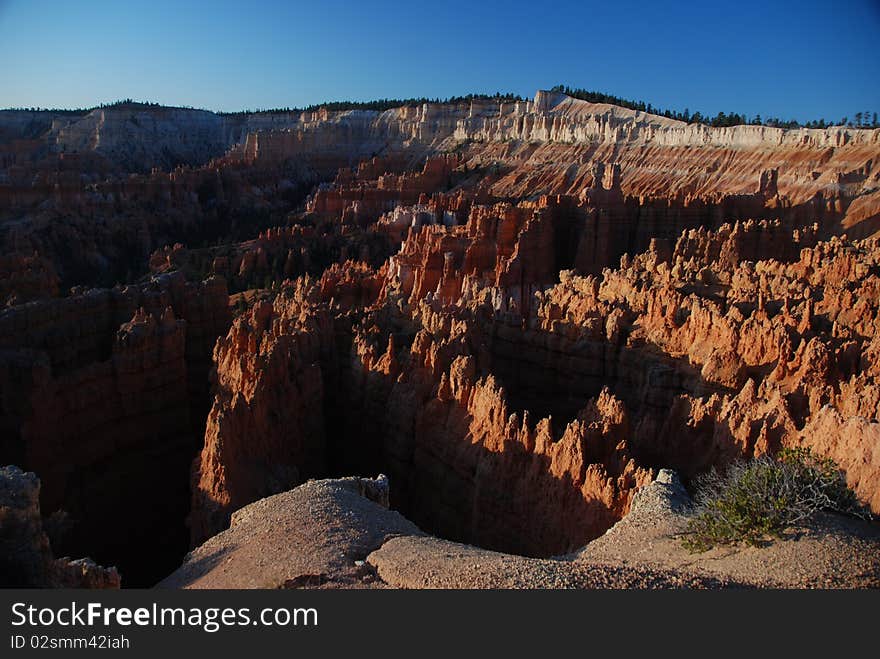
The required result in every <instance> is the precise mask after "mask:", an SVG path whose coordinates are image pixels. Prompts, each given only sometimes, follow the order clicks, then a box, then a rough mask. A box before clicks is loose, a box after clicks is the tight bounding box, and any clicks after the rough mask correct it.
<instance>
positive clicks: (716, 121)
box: [8, 85, 880, 128]
mask: <svg viewBox="0 0 880 659" xmlns="http://www.w3.org/2000/svg"><path fill="white" fill-rule="evenodd" d="M551 91H554V92H561V93H563V94H566V95H568V96H571V97H572V98H577V99H581V100H584V101H589V102H591V103H608V104H610V105H618V106H620V107H624V108H628V109H630V110H639V111H641V112H647V113H649V114H656V115H660V116H663V117H668V118H669V119H677V120H678V121H684V122H687V123H689V124H705V125H707V126H714V127H724V126H745V125H751V126H771V127H773V128H802V127H803V128H826V127H828V126H835V125H836V126H849V127H850V128H880V121H878V117H877V113H876V112H873V113H871V112H869V111H865V112H856V113H855V114H854V115H853V119H852V120H850V118H849V117H843V118H842V119H840V121H838V122H832V121H826V120H825V119H824V118H822V119H814V120H812V121H807V122H804V123H800V122H799V121H797V120H795V119H789V120H787V121H786V120H783V119H780V118H778V117H766V118H762V117H761V115H760V114H758V115H755V116H754V117H749V116H748V115H745V114H739V113H737V112H731V113H725V112H719V113H718V114H717V115H715V116H714V117H710V116H708V115H703V114H702V113H700V112H694V113H693V114H691V113H690V111H689V110H688V109H687V108H685V109H684V111H683V112H678V111H676V110H664V109H661V108H658V107H654V106H653V105H651V104H650V103H645V102H644V101H632V100H629V99H625V98H621V97H619V96H614V95H613V94H605V93H603V92H596V91H589V90H586V89H580V88H575V89H573V88H571V87H569V86H568V85H556V86H555V87H553V88H552V89H551ZM524 100H525V99H524V98H523V97H522V96H520V95H518V94H502V93H501V92H495V93H494V94H467V95H465V96H450V97H448V98H427V97H421V98H402V99H401V98H382V99H377V100H373V101H331V102H329V103H316V104H314V105H309V106H307V107H303V108H298V107H284V108H271V109H257V110H238V111H236V112H218V113H217V114H219V115H222V116H240V115H248V114H287V113H298V112H314V111H316V110H320V109H321V108H325V109H327V110H329V111H331V112H338V111H345V110H373V111H377V112H384V111H385V110H390V109H392V108H399V107H404V106H406V107H417V106H419V105H423V104H425V103H446V104H459V103H469V102H471V101H496V102H514V101H524ZM123 107H124V108H132V109H137V108H140V109H146V108H155V107H162V106H161V105H160V104H159V103H154V102H149V101H133V100H132V99H130V98H126V99H122V100H119V101H114V102H112V103H101V104H100V105H98V106H96V107H94V108H75V109H49V108H40V107H31V108H24V107H18V108H8V109H9V110H17V111H25V112H56V113H60V114H71V115H84V114H87V113H88V112H91V111H92V110H95V109H99V108H100V109H104V108H123ZM169 107H171V106H169ZM173 107H175V108H179V109H184V110H193V109H195V108H193V107H191V106H188V105H181V106H173Z"/></svg>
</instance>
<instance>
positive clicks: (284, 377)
mask: <svg viewBox="0 0 880 659" xmlns="http://www.w3.org/2000/svg"><path fill="white" fill-rule="evenodd" d="M96 113H97V114H96ZM151 113H152V114H155V115H156V116H155V117H154V116H152V114H151ZM20 114H21V113H10V112H0V301H2V302H3V303H4V304H5V307H4V308H3V309H2V310H0V463H2V464H10V465H12V464H14V465H17V466H19V467H21V468H22V469H24V470H27V471H30V472H34V473H35V474H36V476H37V477H38V478H39V479H40V482H41V487H40V488H39V490H38V491H39V501H38V502H36V503H38V504H39V505H38V507H37V508H36V509H33V507H31V508H28V510H30V511H31V512H29V513H27V515H25V517H26V518H27V519H31V517H34V515H36V518H39V517H40V515H41V514H42V517H43V518H44V519H43V522H42V527H41V529H42V530H36V531H35V530H33V529H35V528H36V526H35V524H36V522H33V523H32V522H31V521H29V522H27V523H24V522H22V523H21V524H19V525H17V526H16V528H21V529H25V531H22V533H23V535H21V537H25V538H29V540H27V541H26V542H24V545H26V546H27V547H37V548H38V549H39V552H42V553H40V555H41V556H43V555H44V554H45V555H46V556H50V554H46V551H50V550H48V549H45V548H42V549H41V547H43V544H46V546H47V547H48V544H49V543H51V551H53V552H55V553H56V554H62V553H63V554H69V555H71V556H89V557H91V558H92V559H94V560H95V561H97V562H98V563H100V564H101V565H114V566H117V567H118V568H119V572H120V573H121V575H122V583H123V585H131V586H137V585H141V586H143V585H153V584H155V583H157V582H159V581H160V580H162V579H163V578H165V577H167V575H169V574H171V573H172V572H174V570H175V569H176V568H178V566H180V563H181V561H183V560H184V556H185V555H186V552H187V550H188V549H192V548H194V547H195V548H196V549H194V550H193V552H192V553H191V554H189V555H187V558H186V561H185V563H184V565H183V567H181V568H180V569H179V570H177V571H176V572H174V573H173V575H172V576H170V577H167V578H166V579H165V580H164V581H162V584H163V585H164V586H183V585H192V586H201V587H211V586H224V587H231V586H247V587H279V586H285V585H286V586H288V587H298V586H332V587H343V586H352V587H362V586H371V587H372V586H377V587H385V586H392V587H422V586H440V587H443V586H451V587H471V586H472V587H484V586H485V587H493V586H494V587H528V586H547V587H643V586H644V587H691V586H693V587H720V586H774V585H784V586H809V587H822V586H826V585H827V586H871V585H874V586H876V585H877V556H878V552H877V536H876V526H872V525H870V524H867V525H864V524H856V523H852V524H850V523H849V522H847V521H841V520H838V519H836V518H830V517H829V518H822V519H821V520H819V521H817V522H816V524H817V526H816V527H815V528H810V529H802V530H800V531H799V532H798V533H800V535H797V534H794V535H792V534H789V536H787V537H786V539H784V540H781V541H779V542H778V543H775V544H774V545H772V546H769V547H763V548H759V549H754V550H752V549H749V550H736V551H732V553H730V554H726V553H724V552H721V551H720V550H714V551H713V552H710V553H709V554H706V555H701V556H699V557H694V556H691V555H689V554H686V553H685V552H684V550H682V549H680V548H679V544H678V540H677V539H676V536H677V535H678V534H680V533H681V529H682V523H683V522H682V517H681V515H680V514H679V513H680V511H677V510H675V509H674V508H675V507H674V506H673V505H672V504H669V506H667V505H666V504H658V506H659V508H658V507H657V506H655V507H654V508H656V510H654V508H651V506H649V505H648V503H647V502H648V501H649V499H650V497H651V496H653V495H651V493H655V494H656V492H657V491H658V488H659V489H662V488H663V487H666V486H668V487H670V488H672V487H673V485H672V484H671V483H672V482H673V480H674V479H672V477H671V476H670V475H669V473H668V472H666V471H663V470H667V469H672V470H675V472H677V473H678V474H679V475H680V476H681V478H682V479H683V480H684V482H685V483H686V484H690V483H692V482H693V479H694V478H696V477H697V476H699V475H700V474H701V473H704V472H705V471H707V470H708V469H710V468H712V467H718V468H723V467H725V466H726V465H728V464H730V463H731V462H733V461H735V460H738V459H742V458H749V457H753V456H759V455H764V454H767V453H770V454H772V453H775V452H776V451H778V450H779V449H781V448H785V447H807V448H810V449H811V450H813V451H814V452H815V453H817V454H819V455H821V456H824V457H829V458H832V459H833V460H834V461H836V463H837V464H838V465H839V466H840V468H841V469H842V470H843V471H844V473H845V476H846V480H847V483H848V485H849V486H850V487H851V488H852V489H853V490H854V491H855V493H856V495H857V496H858V498H859V499H860V501H861V502H862V503H863V504H865V505H866V506H867V507H869V508H870V509H871V510H873V512H875V513H880V332H878V330H880V169H877V167H876V163H877V162H878V157H880V130H877V129H875V130H867V129H853V128H844V127H834V128H828V129H821V130H819V129H796V130H782V129H775V128H768V127H763V126H737V127H732V128H709V127H707V126H704V125H700V124H685V123H683V122H678V121H674V120H670V119H667V118H664V117H658V116H654V115H650V114H646V113H643V112H636V111H630V110H625V109H623V108H619V107H615V106H610V105H603V104H593V103H588V102H585V101H579V100H576V99H572V98H569V97H566V96H564V95H562V94H555V93H549V92H538V94H537V95H536V96H535V98H534V100H531V101H522V102H500V101H497V100H494V101H493V100H480V99H476V100H474V101H470V102H465V103H459V104H425V105H423V106H418V107H401V108H395V109H392V110H388V111H385V112H373V111H365V110H356V111H339V112H330V111H327V110H324V109H321V110H317V111H314V112H303V113H297V112H292V113H285V114H275V115H269V114H259V113H256V114H253V115H241V116H238V115H237V116H235V117H230V116H224V117H219V116H217V115H213V114H211V113H206V112H201V111H188V110H171V109H167V108H144V107H139V106H138V107H126V106H124V105H123V106H117V107H114V108H106V109H100V110H95V111H94V113H90V114H87V115H83V116H78V115H77V116H73V115H72V116H67V117H65V118H63V120H62V119H59V118H58V117H54V118H53V117H50V116H48V115H46V116H43V115H40V114H39V113H36V114H34V116H28V117H23V116H19V115H20ZM49 114H51V113H49ZM92 115H95V116H92ZM99 115H100V116H99ZM132 118H134V121H132ZM148 118H149V120H147V119H148ZM146 126H150V127H151V128H150V129H149V130H147V129H146V128H142V127H146ZM132 145H136V146H137V148H133V146H132ZM181 163H185V164H181ZM172 166H174V168H173V169H168V168H169V167H172ZM120 282H122V283H120ZM377 473H384V474H387V475H388V480H389V482H390V490H389V489H385V485H382V487H379V486H378V485H375V484H371V483H372V482H371V481H368V480H358V479H343V480H338V481H332V480H320V481H318V480H310V479H327V478H339V477H341V476H347V475H350V474H358V475H366V474H377ZM658 474H659V478H660V480H659V481H658ZM670 479H672V480H670ZM157 483H161V487H158V486H157ZM376 488H378V489H379V490H381V495H380V494H377V493H376V492H374V491H373V490H375V489H376ZM673 489H675V488H673ZM678 494H681V493H680V492H679V493H678ZM364 495H366V496H364ZM676 496H678V495H676ZM682 496H684V495H683V494H682ZM266 497H268V498H266ZM370 497H372V498H373V499H375V498H379V499H380V500H381V501H380V502H381V503H387V504H390V507H391V509H392V510H388V509H386V508H385V507H382V506H381V505H379V504H377V503H375V502H373V501H371V499H370ZM32 498H33V497H32ZM386 499H387V501H386ZM640 499H641V501H642V505H641V508H639V506H636V502H638V501H639V500H640ZM672 499H674V497H672ZM672 499H670V501H671V500H672ZM667 503H668V501H667ZM664 506H666V508H664ZM667 508H668V510H667ZM12 509H13V508H12V507H10V510H12ZM661 509H662V510H661ZM34 510H36V512H34ZM648 510H654V512H653V513H649V512H646V511H648ZM657 510H661V512H657ZM40 511H42V513H40ZM393 511H398V512H393ZM631 511H632V512H631ZM655 513H656V514H655ZM15 515H16V519H18V518H19V517H20V516H21V515H24V513H22V514H21V515H19V513H16V514H15ZM22 519H24V517H22ZM230 524H231V527H230ZM28 529H30V530H28ZM41 534H43V535H41ZM15 537H19V536H15ZM44 537H45V538H46V540H45V543H44V541H43V538H44ZM34 538H37V539H36V540H34ZM16 542H17V541H16ZM457 543H462V544H457ZM639 547H649V548H650V549H647V550H640V549H639ZM28 551H30V550H28ZM25 554H27V552H25ZM23 555H24V554H23ZM560 556H564V557H565V558H564V559H560V558H558V557H560ZM28 560H31V559H28ZM34 560H35V559H34ZM46 560H50V559H45V560H43V559H42V558H41V559H39V561H37V562H36V563H34V561H33V560H31V563H29V564H31V565H37V564H39V565H45V564H46V562H45V561H46ZM51 560H54V559H51ZM41 561H42V562H41ZM474 566H476V567H474ZM96 569H101V568H97V567H96ZM40 570H43V571H42V572H41V571H40ZM764 570H766V571H767V573H766V575H764V576H761V575H762V571H764ZM31 572H32V573H33V574H35V575H38V576H39V578H40V579H42V580H43V582H46V581H47V579H48V577H45V570H44V569H43V568H40V569H37V568H32V569H31ZM96 574H97V573H96ZM101 574H103V573H101ZM40 575H42V576H40ZM35 579H36V577H35Z"/></svg>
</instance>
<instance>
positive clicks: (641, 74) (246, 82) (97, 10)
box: [0, 0, 880, 120]
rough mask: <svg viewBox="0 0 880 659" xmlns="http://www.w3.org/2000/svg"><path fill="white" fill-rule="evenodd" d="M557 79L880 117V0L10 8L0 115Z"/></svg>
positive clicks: (368, 95) (443, 0)
mask: <svg viewBox="0 0 880 659" xmlns="http://www.w3.org/2000/svg"><path fill="white" fill-rule="evenodd" d="M555 84H567V85H569V86H572V87H583V88H587V89H592V90H596V91H603V92H607V93H611V94H615V95H617V96H622V97H624V98H631V99H634V100H643V101H645V102H649V103H652V104H653V105H655V106H659V107H663V108H670V109H677V110H683V109H684V108H686V107H687V108H689V109H690V111H691V112H694V111H695V110H699V111H701V112H703V113H704V114H712V115H714V114H715V113H717V112H718V111H725V112H740V113H745V114H748V115H750V116H751V115H754V114H755V113H760V114H761V115H762V116H764V117H767V116H770V115H773V116H779V117H782V118H785V119H788V118H796V119H799V120H809V119H814V118H820V117H824V118H826V119H829V120H838V119H840V118H841V117H842V116H844V115H847V116H849V117H850V118H852V117H853V115H854V114H855V113H856V112H857V111H865V110H870V111H871V112H874V111H878V112H880V0H823V1H821V2H816V1H814V0H800V1H798V2H788V1H780V2H773V0H729V1H727V2H703V1H701V0H690V1H689V2H677V1H676V0H665V1H661V2H650V3H648V2H636V1H633V0H629V1H626V2H624V1H621V0H601V1H600V2H592V1H591V0H551V1H547V0H528V1H525V0H506V1H503V2H498V1H495V0H489V1H481V0H467V1H461V0H432V1H431V2H421V1H419V0H410V1H403V2H389V1H381V0H350V1H330V2H324V1H322V0H309V1H307V2H299V1H288V2H282V1H281V0H275V1H273V0H237V1H227V0H213V1H211V2H186V1H185V0H117V1H112V2H111V1H109V0H93V1H90V0H78V1H66V0H56V1H47V0H0V107H11V106H26V107H30V106H40V107H88V106H93V105H96V104H98V103H101V102H108V101H114V100H118V99H122V98H133V99H135V100H149V101H157V102H159V103H162V104H169V105H190V106H194V107H203V108H208V109H212V110H239V109H254V108H269V107H284V106H303V105H308V104H311V103H317V102H321V101H330V100H369V99H375V98H385V97H393V98H401V97H420V96H428V97H432V98H433V97H446V96H450V95H458V94H467V93H469V92H486V93H494V92H496V91H503V92H507V91H511V92H516V93H519V94H522V95H524V96H531V95H532V94H534V92H535V90H536V89H539V88H548V87H551V86H553V85H555Z"/></svg>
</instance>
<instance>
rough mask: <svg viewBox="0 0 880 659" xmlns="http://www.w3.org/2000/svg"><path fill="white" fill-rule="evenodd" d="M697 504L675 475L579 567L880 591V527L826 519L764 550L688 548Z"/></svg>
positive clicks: (640, 499)
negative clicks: (692, 506)
mask: <svg viewBox="0 0 880 659" xmlns="http://www.w3.org/2000/svg"><path fill="white" fill-rule="evenodd" d="M689 503H690V500H689V499H688V497H687V493H686V492H685V491H684V489H683V488H682V487H681V484H680V483H679V482H678V479H677V478H676V477H675V476H674V474H673V473H672V472H669V471H667V470H664V471H661V473H660V476H659V477H658V480H657V481H655V482H654V483H651V484H650V485H649V486H647V487H646V488H644V489H643V490H642V491H640V492H639V493H638V495H637V498H636V500H635V501H634V502H633V506H632V511H631V513H630V514H629V515H627V516H626V517H625V518H624V519H622V520H621V521H620V522H618V523H617V524H616V525H614V526H613V527H612V528H611V529H610V530H609V531H608V532H607V533H606V534H605V535H603V536H602V537H600V538H597V539H596V540H594V541H593V542H591V543H590V544H588V545H587V546H586V547H584V548H583V549H582V550H581V551H580V552H578V553H577V555H576V556H575V560H576V561H577V562H581V563H584V564H588V565H589V564H595V563H596V562H602V563H606V564H609V565H617V566H633V565H638V566H643V567H652V568H659V569H669V570H676V571H678V570H688V571H693V572H696V573H699V574H704V575H708V576H715V577H718V578H722V579H732V580H734V581H737V582H740V583H746V584H750V585H753V586H757V587H762V588H878V587H880V526H878V525H877V524H872V523H868V522H864V521H862V520H859V519H853V518H848V517H843V516H841V515H831V514H822V515H817V516H816V518H815V519H814V520H813V521H812V522H811V523H810V524H809V525H806V526H804V527H803V528H798V529H790V530H789V531H788V532H787V533H786V535H785V537H784V538H782V539H778V540H774V541H772V542H768V543H767V544H766V545H765V546H763V547H748V546H736V547H724V548H715V549H712V550H710V551H707V552H704V553H701V554H691V553H689V552H688V551H687V550H685V549H684V548H683V547H682V546H681V534H682V533H683V532H684V530H685V526H686V523H687V519H686V517H685V516H684V515H683V514H682V513H683V512H684V511H686V509H687V505H688V504H689Z"/></svg>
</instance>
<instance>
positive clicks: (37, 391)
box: [0, 273, 229, 583]
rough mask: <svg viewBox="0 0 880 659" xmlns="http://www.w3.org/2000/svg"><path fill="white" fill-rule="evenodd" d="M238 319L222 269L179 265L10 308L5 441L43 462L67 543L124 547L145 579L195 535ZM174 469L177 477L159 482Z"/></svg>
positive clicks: (19, 460) (0, 392) (82, 549)
mask: <svg viewBox="0 0 880 659" xmlns="http://www.w3.org/2000/svg"><path fill="white" fill-rule="evenodd" d="M228 323H229V310H228V307H227V295H226V291H225V286H224V284H223V282H222V281H219V280H211V281H208V282H204V283H202V284H200V285H193V284H190V283H187V282H186V281H185V280H184V279H183V278H182V276H180V274H179V273H178V274H177V275H165V276H164V277H160V278H157V279H156V280H154V281H153V282H152V283H151V284H148V285H145V286H142V287H126V288H116V289H111V290H91V291H86V292H83V293H81V294H78V295H75V296H73V297H68V298H61V299H56V300H52V301H50V302H46V301H41V302H34V303H31V304H28V305H20V306H15V307H11V308H9V309H7V310H5V311H3V312H0V355H2V356H0V401H2V403H0V412H2V414H0V427H2V429H3V433H2V442H0V452H2V458H3V461H5V462H12V463H16V464H20V465H23V466H24V467H25V468H27V469H29V470H33V471H35V472H37V473H38V474H39V475H40V478H41V479H42V482H43V487H42V491H41V505H42V508H43V509H44V510H45V511H47V513H54V512H55V511H63V512H64V513H65V514H66V516H67V517H68V518H69V519H70V521H71V524H70V525H69V526H70V528H69V530H68V532H67V533H66V534H65V535H64V536H63V537H62V538H60V545H59V549H62V550H64V551H68V552H70V553H75V554H89V555H91V556H93V557H95V558H96V559H98V560H100V561H104V560H108V559H110V558H112V559H114V561H116V557H122V558H120V559H119V560H118V564H119V565H120V568H121V569H122V570H123V574H125V575H126V577H130V579H131V582H133V583H143V580H144V579H148V580H149V579H152V578H155V577H157V576H158V575H159V574H161V570H162V567H161V562H162V561H163V560H169V557H168V556H167V555H166V554H165V552H166V551H168V550H169V548H173V547H175V546H177V545H178V544H181V543H183V542H185V540H184V538H185V527H184V525H183V520H184V517H185V515H186V502H187V500H188V495H187V488H186V485H185V481H186V476H185V475H186V473H187V466H188V463H189V461H190V459H191V456H192V453H193V451H194V450H195V446H196V444H195V440H194V432H195V430H194V429H196V428H199V429H200V428H203V427H204V426H203V423H204V421H203V419H204V416H201V418H199V416H200V415H204V414H206V412H207V402H208V401H207V374H208V369H209V367H210V364H211V362H210V355H211V349H212V347H213V343H214V340H215V338H216V336H218V335H220V334H222V333H224V332H225V331H226V328H227V327H228ZM169 472H170V474H174V473H177V474H178V477H177V479H176V480H175V479H171V481H170V484H169V485H168V486H166V487H164V488H161V489H160V490H158V491H156V489H155V484H156V482H157V480H156V479H157V478H160V476H159V474H166V475H168V474H169ZM108 493H112V494H110V495H108ZM146 493H149V496H146ZM175 520H176V521H175ZM151 551H153V552H155V553H156V554H157V556H156V557H155V558H154V559H153V560H152V561H149V560H143V562H141V561H140V560H136V558H135V557H137V558H138V559H143V558H144V557H145V556H146V555H148V554H149V553H150V552H151ZM174 553H176V550H174V552H173V553H172V556H173V554H174ZM171 560H173V559H171ZM142 568H143V572H141V571H140V570H141V569H142ZM150 570H153V571H155V572H154V575H153V576H149V572H150ZM126 572H128V573H129V574H126Z"/></svg>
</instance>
